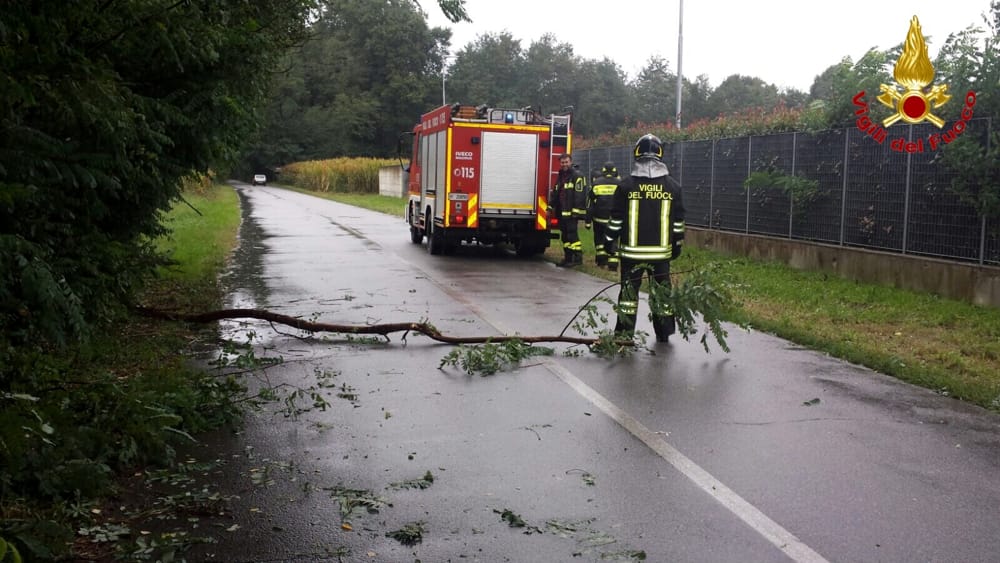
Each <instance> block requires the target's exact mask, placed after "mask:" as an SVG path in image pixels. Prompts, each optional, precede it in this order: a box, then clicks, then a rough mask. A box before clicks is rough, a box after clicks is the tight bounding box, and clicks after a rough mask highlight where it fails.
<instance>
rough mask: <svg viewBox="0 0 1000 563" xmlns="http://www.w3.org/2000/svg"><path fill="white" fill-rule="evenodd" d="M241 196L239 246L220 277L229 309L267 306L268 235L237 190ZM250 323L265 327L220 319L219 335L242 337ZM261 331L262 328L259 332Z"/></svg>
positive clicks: (244, 197)
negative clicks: (266, 256)
mask: <svg viewBox="0 0 1000 563" xmlns="http://www.w3.org/2000/svg"><path fill="white" fill-rule="evenodd" d="M236 193H237V195H238V196H239V198H240V213H241V221H240V230H239V234H238V237H237V246H236V249H235V250H234V251H233V256H232V259H231V260H230V264H229V268H228V269H227V270H226V272H224V273H223V274H222V275H221V276H220V278H219V283H220V285H221V286H222V290H223V293H224V295H225V298H224V299H225V300H224V302H223V307H224V308H227V309H263V308H265V307H267V302H268V297H269V293H268V289H267V283H266V282H265V281H264V260H263V256H264V252H265V251H266V250H267V245H266V240H267V239H268V238H269V235H268V234H267V233H266V232H264V229H262V228H261V226H260V225H259V224H258V223H257V221H256V220H255V219H254V217H253V205H252V204H251V202H250V198H248V197H247V196H246V194H245V193H244V192H243V190H240V189H237V190H236ZM247 326H266V325H264V324H262V322H260V321H253V324H248V322H246V321H238V320H222V321H219V332H220V336H221V337H222V338H223V339H226V340H233V339H237V338H240V339H243V336H242V334H241V333H242V332H244V331H245V330H246V328H247ZM257 332H258V333H259V332H260V331H257Z"/></svg>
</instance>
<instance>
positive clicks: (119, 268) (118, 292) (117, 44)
mask: <svg viewBox="0 0 1000 563" xmlns="http://www.w3.org/2000/svg"><path fill="white" fill-rule="evenodd" d="M311 7H312V3H311V2H310V1H307V0H281V1H266V2H265V1H263V0H260V1H241V2H186V1H176V0H173V1H165V0H131V1H122V2H115V3H110V2H82V3H70V4H63V3H53V2H40V1H33V2H10V3H5V5H4V10H3V15H2V16H0V18H2V19H0V43H2V44H3V45H4V48H3V49H0V68H2V73H0V83H2V87H0V92H2V93H0V112H2V113H0V119H2V121H0V128H2V135H0V332H2V333H4V334H5V335H8V336H9V337H11V338H12V339H13V340H14V341H26V340H29V339H31V338H32V337H34V336H46V337H48V338H50V339H51V340H53V341H65V340H66V339H67V338H70V337H76V336H81V335H83V334H85V333H86V329H87V326H88V325H89V323H91V322H92V321H94V320H96V319H98V318H101V317H102V316H103V315H106V314H108V313H109V311H110V310H111V309H112V308H113V306H114V305H115V304H116V303H118V302H120V301H121V300H122V299H124V298H126V297H127V296H128V295H129V294H130V293H131V292H132V291H133V290H134V289H135V287H136V286H137V284H138V283H139V280H140V278H141V275H142V274H143V273H145V272H148V271H149V269H150V267H151V266H152V265H153V263H154V257H153V254H152V252H151V250H150V247H149V245H148V244H147V243H146V242H145V241H148V240H149V237H152V236H155V235H157V234H159V233H160V232H161V227H160V225H159V214H160V212H161V211H162V210H164V209H166V208H167V207H168V205H169V204H170V202H171V201H172V200H174V199H175V198H176V197H177V196H178V193H179V185H180V181H181V179H182V178H184V177H185V176H187V175H189V174H192V173H194V172H204V171H206V170H207V169H208V168H209V167H210V166H212V165H214V164H217V163H220V162H224V161H226V160H227V159H231V158H233V157H234V156H236V155H237V152H236V151H237V150H238V149H239V147H240V146H241V144H242V142H243V139H244V137H245V136H247V135H248V134H250V133H251V132H252V131H254V129H255V126H256V117H257V114H256V111H255V108H257V107H259V106H260V105H261V103H262V102H263V101H264V100H265V96H266V92H267V83H268V76H269V75H268V73H267V69H270V68H272V67H273V66H274V63H275V62H276V61H277V57H278V56H279V55H280V54H281V53H282V52H283V51H284V49H285V48H287V47H288V46H290V45H291V44H293V43H294V42H296V41H298V40H299V39H300V38H301V36H302V32H303V31H304V22H305V21H306V18H307V16H308V13H309V10H310V9H311Z"/></svg>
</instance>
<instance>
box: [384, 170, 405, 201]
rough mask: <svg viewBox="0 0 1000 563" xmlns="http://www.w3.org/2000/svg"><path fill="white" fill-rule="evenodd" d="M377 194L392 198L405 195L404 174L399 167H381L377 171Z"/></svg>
mask: <svg viewBox="0 0 1000 563" xmlns="http://www.w3.org/2000/svg"><path fill="white" fill-rule="evenodd" d="M378 193H379V195H387V196H392V197H403V196H405V195H406V174H405V173H403V168H402V167H400V166H383V167H382V168H379V169H378Z"/></svg>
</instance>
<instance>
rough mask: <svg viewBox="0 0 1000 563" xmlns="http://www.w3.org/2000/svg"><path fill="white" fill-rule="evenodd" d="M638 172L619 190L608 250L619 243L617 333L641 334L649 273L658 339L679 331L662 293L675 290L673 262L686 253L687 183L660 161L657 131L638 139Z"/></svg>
mask: <svg viewBox="0 0 1000 563" xmlns="http://www.w3.org/2000/svg"><path fill="white" fill-rule="evenodd" d="M633 156H634V157H635V164H634V165H633V167H632V174H631V175H630V176H629V177H628V178H626V179H625V180H624V181H623V182H622V184H621V186H619V187H618V189H617V190H616V191H615V196H614V204H613V206H612V209H611V220H610V221H609V223H608V229H607V231H608V232H607V235H606V237H605V250H608V249H609V248H610V246H611V244H612V243H613V242H614V241H618V242H619V247H618V256H619V257H620V259H621V272H622V273H621V291H620V292H619V294H618V323H617V324H616V325H615V332H616V333H623V334H625V335H627V336H629V337H631V336H632V335H633V334H635V319H636V315H637V313H638V310H639V286H640V285H641V283H642V276H643V273H644V272H645V273H646V274H647V275H648V276H649V277H650V285H651V286H654V287H655V286H656V284H659V287H658V288H657V290H656V291H650V299H649V307H650V318H651V320H652V321H653V330H654V331H655V333H656V341H657V342H666V341H667V339H668V337H669V336H670V335H671V334H673V333H674V331H675V324H674V315H673V311H671V309H670V306H669V303H665V302H663V301H662V300H661V299H657V298H656V295H658V294H660V293H661V292H662V291H666V292H669V290H670V261H671V260H673V259H675V258H677V257H678V256H680V255H681V245H682V243H683V242H684V202H683V199H682V194H681V186H680V184H678V183H677V182H676V181H674V179H673V178H671V177H670V175H669V174H670V173H669V171H668V170H667V166H666V165H665V164H663V162H662V161H661V160H660V159H661V158H663V143H662V142H660V139H659V138H657V137H656V136H655V135H644V136H643V137H641V138H640V139H639V141H638V142H636V144H635V149H634V151H633Z"/></svg>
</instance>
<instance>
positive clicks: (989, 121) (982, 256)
mask: <svg viewBox="0 0 1000 563" xmlns="http://www.w3.org/2000/svg"><path fill="white" fill-rule="evenodd" d="M992 134H993V118H992V117H988V118H986V154H987V155H989V154H990V135H992ZM985 263H986V213H983V221H982V227H980V229H979V265H980V266H982V265H983V264H985Z"/></svg>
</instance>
